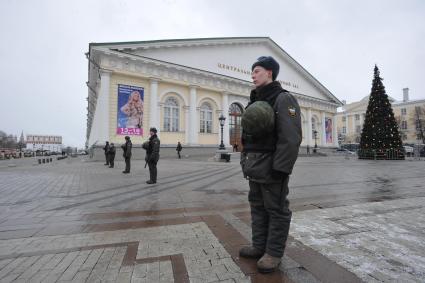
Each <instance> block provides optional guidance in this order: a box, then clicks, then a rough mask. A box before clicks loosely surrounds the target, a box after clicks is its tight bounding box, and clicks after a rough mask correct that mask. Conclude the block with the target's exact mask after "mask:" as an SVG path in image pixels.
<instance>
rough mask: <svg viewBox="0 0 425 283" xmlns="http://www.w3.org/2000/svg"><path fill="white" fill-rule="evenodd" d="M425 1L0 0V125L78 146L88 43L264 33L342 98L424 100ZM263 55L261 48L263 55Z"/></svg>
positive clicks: (83, 116)
mask: <svg viewBox="0 0 425 283" xmlns="http://www.w3.org/2000/svg"><path fill="white" fill-rule="evenodd" d="M424 12H425V1H422V0H417V1H413V0H406V1H401V0H399V1H391V0H380V1H366V0H358V1H337V0H334V1H330V0H329V1H314V0H311V1H269V0H261V1H251V0H237V1H229V0H214V1H213V0H209V1H207V0H205V1H201V0H198V1H196V0H192V1H191V0H187V1H183V0H156V1H141V0H135V1H119V0H114V1H105V0H103V1H101V0H98V1H90V0H84V1H82V0H73V1H56V0H51V1H47V0H36V1H34V0H26V1H25V0H21V1H19V0H0V36H1V37H0V38H1V42H2V44H0V62H1V66H2V68H1V70H0V82H1V84H0V85H1V89H0V101H1V109H0V130H3V131H5V132H7V133H9V134H16V135H19V134H20V132H21V130H23V131H24V134H51V135H62V136H63V137H64V144H65V145H71V146H79V147H81V146H83V145H84V142H85V131H86V106H87V102H86V100H85V98H86V97H87V87H86V85H85V82H86V81H87V60H86V59H85V56H84V53H85V52H87V50H88V44H89V43H90V42H117V41H141V40H155V39H174V38H192V37H196V38H198V37H229V36H269V37H271V38H272V39H273V40H274V41H275V42H276V43H277V44H279V45H280V46H281V47H282V48H283V49H284V50H286V51H287V52H288V53H289V54H290V55H291V56H292V57H293V58H294V59H295V60H297V61H298V62H299V63H300V64H301V65H302V66H304V67H305V68H306V69H307V70H308V71H309V72H310V73H311V74H312V75H313V76H315V77H316V78H317V79H318V80H319V81H320V82H321V83H322V84H323V85H325V86H326V87H327V88H328V89H329V90H330V91H331V92H332V93H333V94H334V95H335V96H336V97H338V98H339V99H340V100H347V101H348V102H353V101H356V100H359V99H361V98H363V97H364V96H366V95H368V94H369V92H370V88H371V81H372V74H373V66H374V64H375V63H376V64H378V67H379V68H380V70H381V76H382V77H383V78H384V85H385V87H386V90H387V94H388V95H390V96H392V97H394V98H395V99H397V100H401V98H402V88H403V87H409V88H410V98H411V99H425V86H424V84H423V83H422V81H423V80H424V75H425V72H424V70H425V67H424V66H425V20H424V19H425V17H424V16H423V15H425V13H424ZM259 55H260V54H259Z"/></svg>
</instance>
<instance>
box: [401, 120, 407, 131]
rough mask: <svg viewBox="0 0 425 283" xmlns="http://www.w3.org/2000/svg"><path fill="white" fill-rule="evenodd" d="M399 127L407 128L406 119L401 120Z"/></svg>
mask: <svg viewBox="0 0 425 283" xmlns="http://www.w3.org/2000/svg"><path fill="white" fill-rule="evenodd" d="M401 129H402V130H406V129H407V121H401Z"/></svg>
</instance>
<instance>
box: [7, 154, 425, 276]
mask: <svg viewBox="0 0 425 283" xmlns="http://www.w3.org/2000/svg"><path fill="white" fill-rule="evenodd" d="M12 163H13V160H11V161H4V162H2V163H0V196H1V200H0V281H1V282H361V281H364V282H424V281H425V272H424V271H425V244H424V243H425V233H424V232H423V231H425V220H423V219H424V218H423V215H424V213H425V204H424V203H425V185H424V183H425V177H424V176H423V172H424V171H425V170H424V169H425V162H424V161H413V160H408V161H380V162H378V161H364V160H363V161H360V160H357V159H345V158H344V157H318V158H312V157H310V158H306V157H301V158H299V160H298V161H297V164H296V168H295V171H294V174H293V175H292V176H291V181H290V195H289V199H290V201H291V209H292V210H293V212H294V213H293V221H292V224H291V230H290V236H291V237H290V240H289V241H288V245H287V250H286V255H285V257H284V259H283V264H282V265H281V272H277V273H274V274H271V275H261V274H258V273H257V271H256V268H255V261H253V260H246V259H241V258H239V257H238V250H239V248H240V247H241V246H243V245H248V244H249V241H250V237H251V235H250V234H251V231H250V227H249V223H250V222H249V221H250V213H249V204H248V202H247V193H248V185H247V182H246V181H245V180H244V179H243V178H242V173H241V170H240V167H239V164H238V162H237V156H233V159H232V162H231V163H215V162H211V161H207V160H206V159H205V160H201V159H198V160H194V159H182V160H175V159H163V160H160V163H159V165H158V169H159V179H158V183H157V184H156V185H153V186H152V185H151V186H149V185H147V184H145V181H146V180H147V178H148V171H147V169H144V168H143V165H144V164H143V162H141V161H133V164H132V172H131V174H128V175H124V174H122V173H121V171H122V168H123V166H124V165H123V163H122V162H117V164H116V168H115V169H110V168H107V167H106V166H104V165H103V163H100V162H87V161H85V160H82V159H79V158H72V159H68V160H61V161H55V162H53V163H50V164H41V165H33V164H32V161H31V160H28V159H27V160H17V161H16V162H15V163H13V164H12Z"/></svg>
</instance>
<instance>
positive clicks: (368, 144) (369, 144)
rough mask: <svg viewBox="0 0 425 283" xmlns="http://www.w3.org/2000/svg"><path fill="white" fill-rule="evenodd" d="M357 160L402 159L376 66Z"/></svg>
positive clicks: (402, 155) (392, 113)
mask: <svg viewBox="0 0 425 283" xmlns="http://www.w3.org/2000/svg"><path fill="white" fill-rule="evenodd" d="M359 158H360V159H404V152H403V144H402V142H401V137H400V133H399V131H398V125H397V122H396V120H395V118H394V112H393V109H392V107H391V104H390V102H389V100H388V95H387V94H386V93H385V87H384V85H383V83H382V78H381V77H380V76H379V69H378V67H377V66H376V65H375V69H374V76H373V82H372V90H371V93H370V97H369V105H368V106H367V111H366V118H365V122H364V124H363V130H362V135H361V139H360V150H359Z"/></svg>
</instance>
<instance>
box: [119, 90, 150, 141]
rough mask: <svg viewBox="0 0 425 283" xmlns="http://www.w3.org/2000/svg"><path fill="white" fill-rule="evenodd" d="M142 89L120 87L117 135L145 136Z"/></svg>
mask: <svg viewBox="0 0 425 283" xmlns="http://www.w3.org/2000/svg"><path fill="white" fill-rule="evenodd" d="M143 104H144V90H143V88H142V87H137V86H128V85H121V84H119V85H118V109H117V134H118V135H126V136H132V135H133V136H143Z"/></svg>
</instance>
